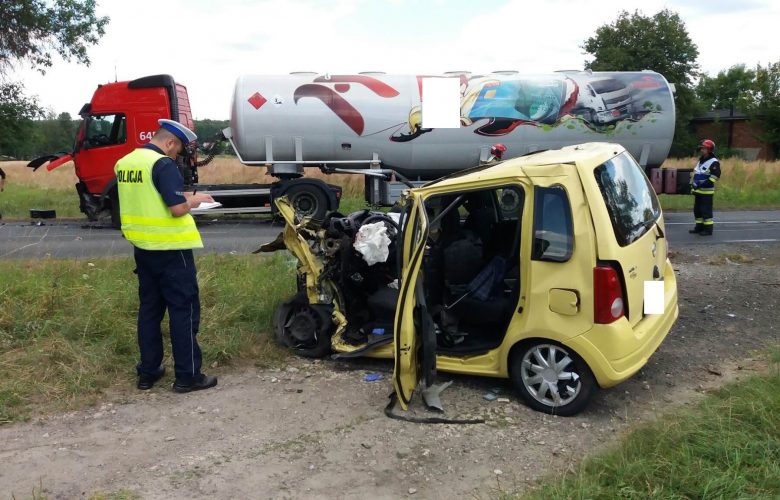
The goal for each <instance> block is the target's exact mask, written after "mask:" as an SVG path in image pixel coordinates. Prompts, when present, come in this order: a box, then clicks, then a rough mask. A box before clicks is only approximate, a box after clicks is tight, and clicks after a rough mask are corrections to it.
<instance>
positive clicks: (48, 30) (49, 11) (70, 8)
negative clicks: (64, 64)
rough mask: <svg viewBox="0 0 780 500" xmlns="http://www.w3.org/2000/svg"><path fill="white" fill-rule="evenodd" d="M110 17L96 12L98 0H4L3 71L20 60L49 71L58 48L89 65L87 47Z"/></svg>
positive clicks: (0, 15) (0, 12)
mask: <svg viewBox="0 0 780 500" xmlns="http://www.w3.org/2000/svg"><path fill="white" fill-rule="evenodd" d="M108 21H109V19H108V17H97V16H96V15H95V0H83V1H80V0H55V1H54V3H53V5H49V4H47V3H46V2H44V1H42V0H15V1H6V2H0V74H3V73H5V72H6V71H7V70H8V69H9V68H11V67H12V66H13V64H14V63H15V62H17V61H19V62H24V61H26V62H28V63H29V64H30V66H31V67H34V68H37V69H38V70H39V71H40V72H41V73H45V71H46V68H49V67H51V65H52V55H53V53H55V52H56V53H57V54H59V55H60V56H61V57H62V58H63V59H64V60H66V61H70V60H72V59H75V60H76V61H77V62H79V63H84V64H86V65H89V63H90V60H89V56H88V55H87V47H88V46H89V45H94V44H96V43H97V42H98V40H99V39H100V37H101V36H103V34H104V33H105V29H106V25H107V24H108Z"/></svg>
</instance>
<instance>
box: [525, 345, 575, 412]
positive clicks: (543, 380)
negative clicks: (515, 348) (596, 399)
mask: <svg viewBox="0 0 780 500" xmlns="http://www.w3.org/2000/svg"><path fill="white" fill-rule="evenodd" d="M521 378H522V381H523V385H524V386H525V389H526V390H527V391H528V393H529V394H531V396H532V397H533V398H534V399H535V400H537V401H538V402H540V403H542V404H544V405H546V406H551V407H556V406H565V405H567V404H569V403H571V402H572V401H574V399H576V398H577V396H578V395H579V394H580V391H581V390H582V381H581V379H580V375H579V373H577V369H576V367H575V365H574V360H573V359H572V358H571V356H569V353H568V352H567V351H566V349H564V348H562V347H561V346H558V345H554V344H539V345H536V346H534V347H533V348H532V349H529V350H528V351H527V352H526V353H525V355H524V356H523V359H522V362H521Z"/></svg>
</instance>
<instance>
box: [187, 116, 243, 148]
mask: <svg viewBox="0 0 780 500" xmlns="http://www.w3.org/2000/svg"><path fill="white" fill-rule="evenodd" d="M229 125H230V121H229V120H209V119H205V120H195V133H196V134H198V142H200V143H201V144H202V143H204V142H210V141H212V140H213V139H214V137H215V136H216V135H217V134H218V133H219V132H221V131H222V130H224V129H225V128H226V127H228V126H229ZM214 153H216V154H221V155H225V154H226V155H233V154H235V153H234V152H233V148H231V147H230V145H229V144H227V143H225V142H223V143H222V144H221V145H220V146H219V147H218V148H217V149H215V150H214Z"/></svg>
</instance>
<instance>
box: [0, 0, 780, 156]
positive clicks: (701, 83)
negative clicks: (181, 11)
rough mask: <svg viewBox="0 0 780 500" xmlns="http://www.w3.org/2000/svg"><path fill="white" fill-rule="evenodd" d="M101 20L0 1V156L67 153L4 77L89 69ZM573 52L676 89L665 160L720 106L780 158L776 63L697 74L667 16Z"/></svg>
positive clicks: (612, 30) (200, 126)
mask: <svg viewBox="0 0 780 500" xmlns="http://www.w3.org/2000/svg"><path fill="white" fill-rule="evenodd" d="M108 22H109V19H108V18H107V17H96V16H95V2H94V0H68V1H67V2H55V3H53V4H51V3H47V2H44V1H43V0H26V1H25V2H21V3H19V2H0V157H2V156H11V157H17V158H29V157H33V156H36V155H39V154H45V153H52V152H56V151H71V150H72V147H73V138H74V137H75V130H76V127H77V124H76V123H75V122H74V120H73V119H72V118H71V116H70V115H68V114H67V113H61V114H59V115H57V116H54V115H53V114H52V113H48V114H47V113H46V111H45V110H44V109H43V108H42V107H41V106H40V105H39V103H38V100H37V98H36V97H34V96H27V95H26V94H25V92H24V86H23V85H22V84H21V83H20V82H13V81H7V80H6V79H4V77H5V73H6V72H7V70H8V69H9V68H11V67H12V66H13V64H14V63H27V64H29V65H30V66H31V67H34V68H37V69H38V70H39V71H41V72H42V73H43V72H45V69H46V68H47V67H49V66H51V64H52V54H53V53H55V52H56V53H57V54H59V55H60V56H61V57H62V58H63V59H65V60H75V61H77V62H80V63H83V64H86V65H89V57H88V55H87V51H86V49H87V46H89V45H94V44H96V43H97V42H98V40H99V39H100V37H101V36H102V35H103V34H104V33H105V27H106V25H107V24H108ZM580 48H582V49H583V50H584V53H585V54H586V55H587V56H588V57H589V59H588V60H586V61H584V68H585V69H590V70H593V71H641V70H646V69H647V70H653V71H656V72H658V73H660V74H662V75H664V76H665V77H666V79H667V80H668V81H669V82H671V83H673V84H674V85H675V88H676V94H675V105H676V110H677V117H676V128H675V135H674V141H673V143H672V149H671V151H670V155H671V156H689V155H691V154H693V153H694V152H695V150H696V143H697V140H696V139H697V138H696V137H695V136H694V133H693V130H692V129H691V126H690V123H691V119H692V118H693V117H694V116H697V115H700V114H702V113H704V112H705V111H707V110H714V109H723V108H725V109H733V110H738V111H741V112H744V113H747V114H748V116H749V117H750V118H751V120H752V121H754V122H756V124H757V125H758V127H757V129H758V130H759V131H760V132H759V134H760V137H759V139H761V140H763V141H764V142H767V143H769V144H771V146H772V147H773V149H774V151H775V153H776V154H778V153H780V60H778V61H776V62H769V63H768V64H767V65H766V66H763V65H761V64H759V65H757V66H756V67H755V68H748V67H746V66H744V65H737V66H733V67H731V68H728V69H724V70H722V71H720V72H719V73H718V74H717V75H714V76H710V75H708V74H706V73H701V72H700V71H699V69H700V67H699V64H698V62H697V59H698V56H699V49H698V47H697V45H696V44H695V43H694V41H693V39H692V38H691V37H690V35H689V33H688V30H687V28H686V26H685V22H684V21H683V20H682V19H681V18H680V16H679V15H678V14H677V13H675V12H673V11H671V10H669V9H664V10H662V11H660V12H658V13H656V14H654V15H652V16H646V15H644V14H642V13H641V12H639V11H635V12H633V13H630V12H627V11H622V12H620V13H619V14H618V17H617V18H616V19H615V21H613V22H612V23H609V24H605V25H602V26H600V27H598V28H597V29H596V31H595V33H594V35H593V36H591V37H589V38H588V39H586V40H585V41H584V42H583V44H582V46H581V47H580ZM225 126H226V122H225V121H220V120H199V121H196V124H195V129H196V130H195V132H196V133H197V134H198V136H199V137H201V139H204V140H207V139H209V138H211V137H213V136H214V133H215V132H216V131H218V130H219V129H221V128H224V127H225ZM228 149H229V147H228ZM221 152H229V151H228V150H224V149H223V151H221Z"/></svg>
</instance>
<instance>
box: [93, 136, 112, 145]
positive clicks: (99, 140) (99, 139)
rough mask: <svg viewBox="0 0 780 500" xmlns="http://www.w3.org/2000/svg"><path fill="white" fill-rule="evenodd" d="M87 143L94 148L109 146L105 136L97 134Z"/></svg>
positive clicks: (109, 140) (109, 141)
mask: <svg viewBox="0 0 780 500" xmlns="http://www.w3.org/2000/svg"><path fill="white" fill-rule="evenodd" d="M89 142H90V144H92V145H95V146H106V145H108V144H111V139H109V138H108V136H107V135H106V134H97V135H93V136H92V137H90V138H89Z"/></svg>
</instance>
